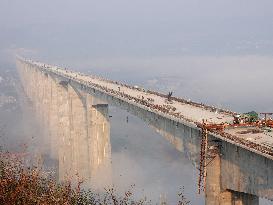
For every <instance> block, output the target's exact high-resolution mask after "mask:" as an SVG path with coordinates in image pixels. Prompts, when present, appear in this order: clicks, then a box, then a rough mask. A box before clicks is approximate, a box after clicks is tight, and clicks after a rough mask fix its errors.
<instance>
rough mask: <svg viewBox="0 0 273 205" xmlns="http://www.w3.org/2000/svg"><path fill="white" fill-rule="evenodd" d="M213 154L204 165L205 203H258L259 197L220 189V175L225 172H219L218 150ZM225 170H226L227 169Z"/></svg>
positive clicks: (212, 146) (223, 204)
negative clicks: (210, 159) (205, 170)
mask: <svg viewBox="0 0 273 205" xmlns="http://www.w3.org/2000/svg"><path fill="white" fill-rule="evenodd" d="M209 144H210V146H209V147H211V148H215V147H216V145H212V144H211V143H209ZM213 155H214V156H213V157H214V158H213V159H212V161H210V162H208V164H207V166H206V169H207V172H206V173H207V175H206V190H205V201H206V205H258V204H259V198H258V197H257V196H254V195H251V194H247V193H242V192H236V191H232V190H223V189H222V185H221V175H222V174H225V173H221V171H222V172H223V170H221V154H220V151H219V150H216V152H213ZM225 171H226V172H228V171H229V170H225Z"/></svg>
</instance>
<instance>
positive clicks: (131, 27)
mask: <svg viewBox="0 0 273 205" xmlns="http://www.w3.org/2000/svg"><path fill="white" fill-rule="evenodd" d="M272 8H273V1H271V0H208V1H202V0H191V1H189V0H171V1H167V0H137V1H136V0H135V1H132V0H131V1H128V0H109V1H98V0H96V1H95V0H79V1H72V0H58V1H53V0H47V1H44V0H24V1H22V0H0V28H1V33H0V39H1V40H0V46H1V48H2V49H11V48H22V47H23V48H25V49H30V50H35V51H36V52H38V53H39V55H38V56H43V57H49V56H52V55H54V56H55V57H54V59H62V58H65V57H69V58H71V56H72V57H74V58H76V57H77V58H82V59H86V58H90V57H91V58H97V57H103V58H105V57H106V56H107V57H109V56H110V57H121V56H122V57H124V56H125V55H126V56H141V57H143V56H144V57H150V56H166V55H168V56H174V55H175V56H180V55H238V54H259V55H260V54H261V55H272V54H273V39H272V36H273V12H272Z"/></svg>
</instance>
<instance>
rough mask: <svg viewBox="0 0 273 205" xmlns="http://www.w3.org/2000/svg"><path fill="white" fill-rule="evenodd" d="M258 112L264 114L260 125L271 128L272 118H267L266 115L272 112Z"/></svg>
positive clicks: (272, 124) (272, 125)
mask: <svg viewBox="0 0 273 205" xmlns="http://www.w3.org/2000/svg"><path fill="white" fill-rule="evenodd" d="M260 114H261V115H264V119H263V120H262V122H261V124H262V126H264V127H271V128H273V120H272V119H268V116H269V115H273V113H272V112H261V113H260Z"/></svg>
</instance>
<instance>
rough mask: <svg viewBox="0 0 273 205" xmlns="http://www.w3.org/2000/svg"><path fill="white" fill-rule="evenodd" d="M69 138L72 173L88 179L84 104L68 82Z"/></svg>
mask: <svg viewBox="0 0 273 205" xmlns="http://www.w3.org/2000/svg"><path fill="white" fill-rule="evenodd" d="M68 100H69V102H68V106H69V123H70V139H71V148H72V156H71V157H72V173H73V175H78V176H79V178H80V179H88V177H89V166H88V161H89V158H88V144H87V118H86V106H85V103H84V102H83V100H82V98H81V96H80V93H78V91H77V90H75V89H74V88H73V87H72V86H71V85H70V84H68Z"/></svg>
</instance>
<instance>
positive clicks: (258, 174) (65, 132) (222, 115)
mask: <svg viewBox="0 0 273 205" xmlns="http://www.w3.org/2000/svg"><path fill="white" fill-rule="evenodd" d="M16 64H17V69H18V73H19V76H20V79H21V82H22V85H23V88H24V91H25V93H26V95H27V97H28V98H29V99H30V100H31V102H32V104H33V107H34V109H35V111H36V114H37V118H38V120H39V122H40V123H41V124H42V126H43V127H44V128H46V129H45V130H46V133H45V135H46V136H47V137H48V138H49V139H48V140H49V141H50V143H51V154H52V156H54V157H56V158H57V159H58V161H59V179H60V180H65V179H66V178H67V177H68V178H69V177H73V176H74V175H76V174H77V175H79V176H80V177H82V178H83V179H92V178H94V176H95V175H96V173H98V172H100V170H102V169H105V168H109V169H111V168H110V166H111V165H110V164H111V163H110V161H111V144H110V123H109V115H108V104H109V105H113V106H118V107H119V108H121V109H125V110H127V111H128V112H130V113H132V114H133V115H135V116H137V117H139V118H141V119H142V120H143V121H145V122H147V123H148V124H149V125H150V126H151V127H152V128H153V129H155V130H156V131H157V132H159V133H160V134H161V135H162V136H163V137H165V138H166V139H167V140H168V141H169V142H170V143H172V144H173V145H174V146H175V148H176V149H177V150H179V151H181V152H183V153H184V154H185V155H186V156H187V157H188V158H189V159H190V160H192V161H193V162H194V163H195V165H196V166H197V167H198V164H199V161H200V142H201V137H200V132H201V131H200V129H199V128H198V127H197V125H196V123H198V122H199V123H200V122H201V121H202V119H209V120H210V121H211V122H215V123H221V122H227V121H231V120H232V119H233V117H232V115H233V113H232V112H231V111H226V110H222V109H218V108H215V107H212V106H206V105H203V104H198V103H193V102H189V101H186V100H183V99H179V98H173V100H172V101H173V102H172V103H168V102H167V101H166V96H164V95H162V94H160V93H156V92H152V91H147V90H144V89H142V88H139V87H137V86H128V85H125V84H122V83H119V82H114V81H110V80H106V79H102V78H99V77H95V76H90V75H85V74H82V73H78V72H73V71H70V70H68V69H63V68H60V67H57V66H52V65H48V64H44V63H40V62H35V61H32V60H27V59H24V58H22V57H19V56H17V58H16ZM230 136H231V135H226V136H222V135H219V134H218V133H209V135H208V142H207V143H208V145H207V147H208V154H207V156H206V158H207V160H208V162H209V163H207V165H206V173H205V175H206V177H205V182H204V183H205V187H206V188H205V190H204V192H205V198H206V199H205V201H206V205H233V204H236V205H243V204H244V205H257V204H258V203H259V197H262V198H267V199H269V200H273V150H272V148H270V147H265V146H264V145H262V144H261V143H259V142H251V141H248V140H247V139H245V140H240V139H239V138H236V137H235V138H233V137H230ZM246 142H247V143H246ZM110 175H111V174H109V176H106V180H107V181H108V182H109V181H111V176H110ZM91 181H92V180H91ZM193 183H196V182H193Z"/></svg>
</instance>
